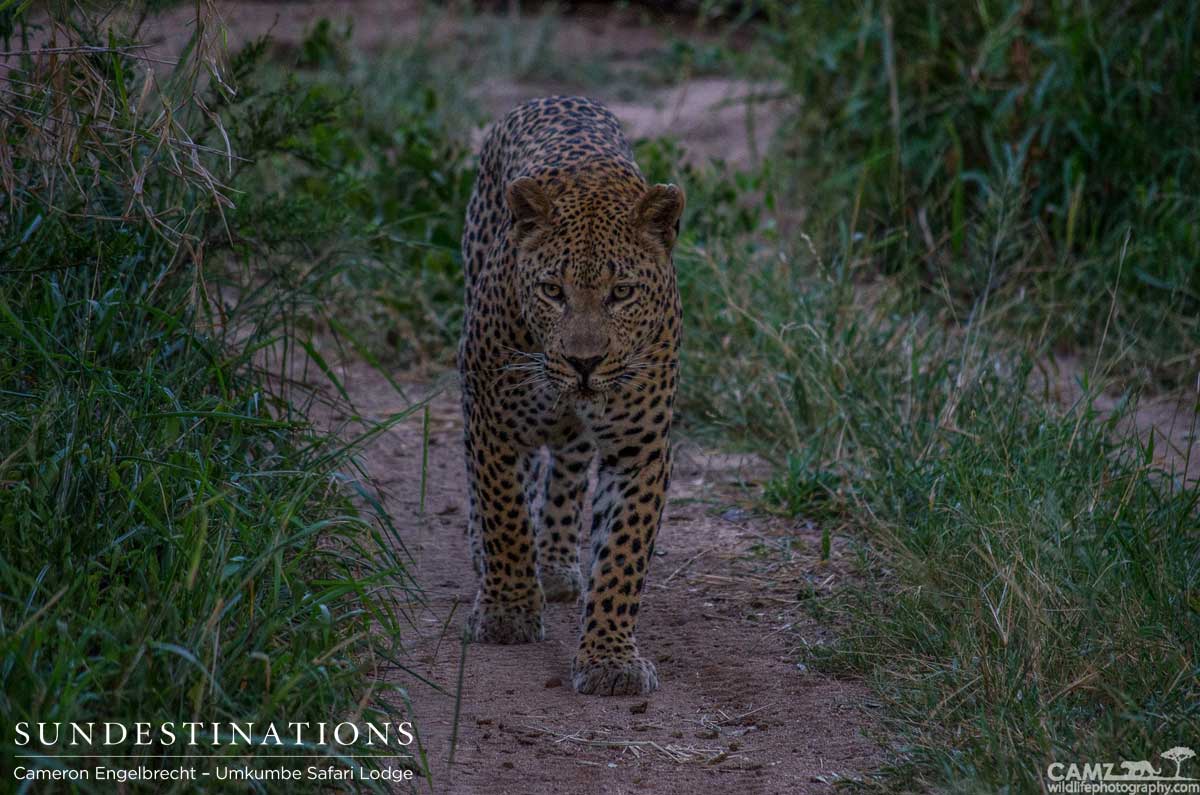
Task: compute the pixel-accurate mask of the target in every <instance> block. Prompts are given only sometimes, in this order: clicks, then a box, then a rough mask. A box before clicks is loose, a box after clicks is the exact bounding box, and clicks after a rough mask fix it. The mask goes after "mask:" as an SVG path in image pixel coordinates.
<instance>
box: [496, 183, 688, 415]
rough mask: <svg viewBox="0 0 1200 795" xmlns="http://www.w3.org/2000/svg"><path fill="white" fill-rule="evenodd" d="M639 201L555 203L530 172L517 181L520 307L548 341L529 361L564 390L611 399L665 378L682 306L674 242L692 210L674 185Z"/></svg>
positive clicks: (512, 198)
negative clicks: (666, 347)
mask: <svg viewBox="0 0 1200 795" xmlns="http://www.w3.org/2000/svg"><path fill="white" fill-rule="evenodd" d="M638 192H639V193H640V194H641V195H640V196H638V197H636V200H634V201H625V202H621V201H619V200H612V199H611V197H610V200H611V201H612V204H613V206H609V207H601V208H597V207H596V206H595V205H594V204H593V205H591V206H587V207H574V206H571V204H570V202H569V200H568V201H560V202H558V203H557V204H558V205H559V206H556V203H554V202H551V201H550V200H549V199H548V198H547V196H546V194H545V193H544V192H543V191H542V189H541V187H540V186H539V185H538V184H537V183H536V182H535V181H534V180H532V179H530V178H522V179H519V180H516V181H515V182H514V183H513V185H512V186H510V187H509V191H508V198H509V206H510V209H511V211H512V212H513V220H514V223H513V233H512V234H513V235H514V236H515V238H516V242H517V243H518V246H517V252H518V253H517V270H518V274H517V276H518V278H517V284H518V290H519V295H520V301H521V304H522V306H521V311H522V315H523V316H524V318H525V321H526V323H527V325H528V328H529V329H530V331H531V332H532V334H533V335H534V337H535V339H536V340H537V342H538V343H539V345H540V347H541V353H540V355H537V356H534V357H531V359H530V360H529V361H528V362H527V367H528V368H529V369H531V370H533V371H534V373H533V375H532V376H531V378H532V379H535V380H537V379H540V380H541V382H542V385H543V386H545V387H548V388H550V389H552V390H553V391H555V392H556V393H558V394H559V395H564V396H568V397H571V398H574V399H576V400H585V401H594V400H602V399H603V398H604V396H605V395H606V394H608V393H611V392H613V391H615V390H618V389H620V388H622V387H625V386H636V385H637V384H638V383H640V382H644V381H649V380H652V379H655V378H657V377H659V376H661V375H662V373H659V372H657V369H661V368H662V367H664V366H666V364H665V363H664V362H663V361H661V360H662V358H663V357H661V356H658V355H656V354H659V353H661V351H660V350H658V349H659V348H661V347H662V346H663V340H662V334H661V330H662V326H663V323H664V322H665V320H666V318H667V317H668V315H669V313H672V312H675V311H676V307H677V300H676V287H675V272H674V265H673V264H672V262H671V248H672V246H673V245H674V242H675V237H676V234H677V231H678V221H679V215H680V213H681V212H682V211H683V204H684V198H683V192H682V191H681V190H680V189H679V188H678V187H676V186H674V185H655V186H653V187H650V188H644V187H641V186H638Z"/></svg>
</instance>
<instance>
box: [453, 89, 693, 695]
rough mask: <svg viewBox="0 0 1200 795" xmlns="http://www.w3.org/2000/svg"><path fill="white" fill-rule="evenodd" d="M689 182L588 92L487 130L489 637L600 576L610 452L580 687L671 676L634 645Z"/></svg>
mask: <svg viewBox="0 0 1200 795" xmlns="http://www.w3.org/2000/svg"><path fill="white" fill-rule="evenodd" d="M683 206H684V196H683V191H682V190H680V189H679V188H678V187H676V186H674V185H654V186H651V185H648V184H647V183H646V180H645V179H644V178H643V177H642V174H641V172H640V171H639V170H638V167H637V165H636V164H635V163H634V160H633V153H632V150H631V149H630V147H629V144H628V142H627V141H626V140H625V137H624V135H622V133H621V128H620V125H619V124H618V123H617V120H616V118H615V117H614V116H613V115H612V113H610V112H609V111H608V110H607V109H606V108H605V107H604V106H603V105H601V104H599V103H597V102H594V101H592V100H589V99H583V98H580V97H549V98H545V99H538V100H533V101H531V102H528V103H526V104H524V105H521V106H520V107H518V108H516V109H515V110H513V111H512V112H511V113H509V114H508V115H507V116H506V117H505V118H504V119H503V120H502V121H501V122H500V123H499V124H497V125H496V126H495V127H494V128H493V129H492V131H491V132H490V134H489V135H488V136H487V138H486V140H485V142H484V144H483V150H482V152H481V155H480V168H479V176H478V179H477V181H476V184H475V191H474V194H473V195H472V197H471V202H470V205H469V207H468V210H467V223H466V231H465V232H464V234H463V244H462V245H463V260H464V268H465V271H466V316H465V319H464V324H463V335H462V341H461V343H460V346H459V371H460V374H461V379H462V386H463V417H464V424H465V436H466V459H467V473H468V479H469V481H470V490H471V498H470V519H469V527H468V530H469V533H470V536H471V539H472V550H473V555H474V561H475V569H476V572H477V573H478V575H479V589H478V593H477V595H476V599H475V606H474V610H473V612H472V615H471V619H470V627H471V630H472V632H473V634H474V637H475V638H476V640H479V641H484V642H492V643H524V642H529V641H535V640H540V639H542V637H543V636H544V630H543V626H542V608H543V604H544V602H545V600H547V599H549V600H557V601H575V600H576V599H578V598H579V596H580V595H581V593H582V592H583V591H584V590H585V582H584V577H583V575H582V572H581V571H580V565H579V550H578V542H579V537H580V535H581V531H580V523H581V522H582V517H583V515H584V500H585V497H586V494H587V482H588V469H589V467H590V466H591V465H592V463H593V460H596V461H597V468H598V479H597V484H598V485H597V488H596V491H595V494H594V497H593V503H592V526H591V532H590V538H591V544H592V553H593V554H592V566H591V572H590V574H589V576H588V577H587V580H586V594H585V598H584V605H583V619H582V631H581V635H580V640H579V648H578V651H577V653H576V655H575V658H574V660H573V662H572V667H571V670H572V683H573V685H574V687H575V689H576V690H577V691H579V692H581V693H600V694H612V695H623V694H637V693H648V692H650V691H651V690H653V689H654V688H655V687H657V684H658V680H657V677H656V674H655V671H654V665H653V664H652V663H651V662H650V661H649V660H647V659H646V658H644V657H642V656H641V655H640V654H639V653H638V647H637V643H636V641H635V639H634V630H635V628H636V625H637V616H638V609H639V606H640V598H641V594H642V589H643V586H644V585H645V581H646V573H647V570H648V568H649V565H650V560H651V558H652V556H653V551H654V537H655V534H656V532H657V531H658V526H659V523H660V521H661V518H662V510H663V504H664V502H665V500H666V493H667V484H668V481H669V479H670V472H671V448H670V444H669V439H668V435H669V432H670V428H671V413H672V407H673V404H674V400H675V386H676V380H677V377H678V371H679V341H680V331H681V312H680V305H679V292H678V288H677V286H676V281H675V269H674V265H673V263H672V261H671V251H672V248H673V246H674V243H675V239H676V236H677V234H678V225H679V216H680V214H681V213H682V211H683Z"/></svg>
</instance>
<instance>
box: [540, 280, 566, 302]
mask: <svg viewBox="0 0 1200 795" xmlns="http://www.w3.org/2000/svg"><path fill="white" fill-rule="evenodd" d="M538 289H539V290H541V291H542V295H544V296H546V297H547V298H549V299H550V300H551V301H561V300H562V297H563V289H562V285H561V284H555V283H554V282H539V283H538Z"/></svg>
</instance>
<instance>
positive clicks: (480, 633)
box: [467, 603, 546, 643]
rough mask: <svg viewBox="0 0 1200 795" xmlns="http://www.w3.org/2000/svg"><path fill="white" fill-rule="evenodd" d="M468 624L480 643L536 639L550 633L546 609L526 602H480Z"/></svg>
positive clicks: (526, 641)
mask: <svg viewBox="0 0 1200 795" xmlns="http://www.w3.org/2000/svg"><path fill="white" fill-rule="evenodd" d="M467 626H468V628H469V629H470V632H471V638H472V639H473V640H475V641H476V642H477V643H534V642H536V641H539V640H543V639H545V637H546V628H545V627H544V626H543V625H542V611H541V610H533V609H531V608H529V607H526V606H523V605H504V604H479V603H476V604H475V609H474V610H472V611H471V618H470V621H469V622H468V623H467Z"/></svg>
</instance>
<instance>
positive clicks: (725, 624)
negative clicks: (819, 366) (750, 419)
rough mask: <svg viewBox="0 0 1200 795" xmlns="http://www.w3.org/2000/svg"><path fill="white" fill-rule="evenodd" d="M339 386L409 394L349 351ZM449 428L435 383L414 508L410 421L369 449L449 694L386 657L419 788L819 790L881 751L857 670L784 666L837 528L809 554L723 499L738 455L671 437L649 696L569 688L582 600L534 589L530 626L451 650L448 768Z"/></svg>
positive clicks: (810, 635)
mask: <svg viewBox="0 0 1200 795" xmlns="http://www.w3.org/2000/svg"><path fill="white" fill-rule="evenodd" d="M347 387H348V389H349V390H350V392H351V395H352V396H353V398H354V401H355V403H356V404H357V406H358V408H359V410H360V411H361V412H362V413H363V414H364V415H366V416H369V417H374V418H379V417H383V416H386V415H388V414H390V413H392V412H395V411H398V410H400V409H402V408H403V407H404V406H405V403H404V401H403V399H402V398H400V396H398V395H397V394H396V393H395V392H394V391H393V390H392V389H391V388H390V387H389V386H388V385H387V383H386V382H385V381H384V379H383V378H382V377H381V376H379V375H378V374H377V373H374V372H372V371H371V370H369V369H368V368H365V367H352V368H350V371H349V372H348V373H347ZM414 390H415V391H416V392H417V393H419V392H420V390H421V387H420V386H415V387H414ZM412 396H413V394H412V393H410V395H409V397H410V398H411V397H412ZM460 434H461V424H460V419H459V414H458V404H457V394H456V392H455V391H454V390H453V388H452V387H451V388H447V389H446V390H445V391H443V392H442V393H441V394H440V395H438V396H437V397H436V398H435V399H434V401H433V403H432V409H431V434H430V447H429V469H428V490H427V495H426V515H425V518H424V519H422V518H421V517H420V516H419V513H418V508H419V500H420V481H421V478H420V470H421V459H422V443H421V421H420V418H419V417H415V418H413V419H412V420H411V421H407V422H405V423H402V424H401V425H399V426H397V427H395V428H394V429H392V430H391V431H389V432H388V433H387V434H385V435H383V436H381V437H380V438H379V439H378V440H377V441H376V442H375V443H374V444H373V445H372V446H371V447H370V448H368V449H367V450H366V452H365V462H366V464H367V467H368V470H369V472H370V473H371V475H372V477H373V478H374V479H376V480H377V482H378V483H379V485H380V486H382V488H383V490H384V491H385V493H386V495H387V508H388V511H389V513H390V514H391V517H392V520H393V521H394V522H395V523H396V525H397V527H398V528H399V531H400V533H401V535H402V536H403V538H404V541H405V543H406V545H407V546H408V549H409V551H410V553H411V554H412V556H413V558H414V560H415V576H416V579H417V581H418V583H419V584H420V585H421V586H422V588H423V589H424V591H425V594H426V598H427V600H428V607H427V608H424V609H421V610H418V611H416V616H417V619H416V620H417V627H416V629H415V631H414V634H413V636H412V637H411V638H410V639H409V642H408V646H409V664H410V665H411V666H412V668H413V670H414V671H415V672H416V673H418V674H420V675H421V676H424V677H427V678H428V679H429V680H430V681H431V682H433V683H435V684H437V685H438V686H440V687H441V688H443V689H444V690H445V691H446V692H447V693H449V694H451V695H446V694H444V693H439V692H437V691H436V690H434V689H433V688H431V687H428V686H425V685H422V684H420V683H417V682H413V681H412V677H411V676H409V675H407V674H404V673H403V672H394V673H392V674H389V675H394V676H396V677H397V678H398V679H399V680H401V681H404V682H405V683H406V684H407V685H408V686H409V687H410V695H411V698H412V701H413V704H414V707H415V711H416V719H417V721H418V725H419V728H420V731H421V733H422V741H423V743H424V746H425V748H426V751H427V753H428V756H429V763H430V768H431V770H432V772H433V777H434V787H433V791H435V792H439V793H442V792H447V793H533V794H535V795H536V794H539V793H562V792H572V793H593V792H595V793H617V792H653V793H676V792H678V793H694V792H699V791H702V789H701V788H703V787H709V786H728V787H731V788H733V790H734V791H737V792H749V793H759V792H761V793H783V792H788V793H793V792H794V793H824V792H831V791H833V783H834V782H836V781H837V780H839V778H843V777H858V776H861V775H862V774H863V773H865V772H867V771H869V770H870V769H871V768H872V767H874V766H875V765H877V764H878V761H879V756H878V754H879V751H878V748H877V747H876V745H875V744H874V743H873V742H871V741H870V740H869V739H868V738H867V737H866V736H865V734H864V730H865V729H866V728H867V727H869V726H870V724H871V719H870V717H871V716H870V702H869V699H868V696H867V692H866V689H865V687H864V686H862V685H861V684H857V683H853V682H848V681H840V680H837V679H832V678H829V677H826V676H821V675H816V674H813V673H810V672H808V671H807V670H805V669H804V668H803V667H802V666H797V664H796V659H797V655H796V654H795V651H796V647H797V645H800V644H806V643H808V644H818V643H822V642H825V641H826V640H827V639H828V633H827V631H826V630H824V629H822V628H821V627H819V626H817V625H815V624H814V623H813V622H811V621H810V620H809V619H807V618H806V617H805V616H804V615H803V613H802V610H801V602H802V600H803V599H805V598H808V596H809V595H810V594H811V593H813V592H814V591H821V590H824V589H828V588H831V587H832V586H834V585H835V584H836V583H837V581H838V579H839V578H840V577H842V576H843V573H842V567H841V566H840V565H839V561H840V560H841V556H842V554H843V550H842V548H841V546H840V544H838V543H836V542H835V544H834V552H833V557H832V560H831V561H830V562H829V563H827V564H825V565H824V566H822V565H820V564H819V561H818V559H817V557H816V554H815V551H816V549H817V548H818V544H819V536H818V535H817V534H816V532H815V531H814V530H813V529H812V528H807V529H805V528H797V527H796V526H795V525H794V524H792V523H783V522H779V521H775V520H769V519H768V520H764V519H755V518H754V517H752V516H751V515H750V514H748V513H747V512H746V511H743V510H741V509H738V508H736V507H732V503H731V500H730V499H729V497H730V496H732V495H733V494H734V487H733V484H734V483H735V482H736V481H738V480H741V479H746V478H753V477H754V476H755V472H754V470H753V468H752V465H748V464H746V462H743V461H740V460H738V459H735V458H731V457H729V456H715V455H706V454H704V453H703V452H701V451H700V450H698V449H697V448H696V447H695V446H694V445H691V444H689V443H687V442H686V440H679V439H677V449H678V455H677V464H676V469H675V478H674V481H673V488H672V491H671V500H670V501H669V504H668V508H667V515H666V518H665V520H664V524H663V527H662V531H661V534H660V540H659V542H658V544H657V549H658V551H656V557H657V560H655V561H654V564H653V568H652V570H651V573H650V579H649V582H648V584H647V592H646V596H645V600H644V606H643V611H642V614H641V624H640V627H639V636H640V639H641V645H642V648H643V651H644V652H645V653H646V654H648V655H650V656H651V658H652V659H654V660H655V662H656V663H657V665H658V671H659V677H660V681H661V688H660V689H659V690H658V691H657V692H655V693H654V694H652V695H651V696H650V697H648V698H595V697H585V696H579V695H576V694H575V693H573V692H572V691H571V689H570V687H569V680H568V665H569V661H570V658H571V655H572V652H573V649H574V644H575V641H576V639H577V632H578V630H577V621H578V617H579V606H578V605H563V604H554V605H549V606H548V612H547V615H546V637H547V640H546V641H544V642H542V643H536V644H529V645H523V646H487V645H480V644H471V645H469V646H468V647H467V653H466V667H465V670H464V672H463V674H464V675H463V691H462V704H461V714H460V719H459V729H458V739H457V749H456V753H455V758H454V764H453V765H452V766H451V765H450V764H449V754H450V739H451V733H452V727H453V723H454V698H453V695H452V694H453V693H454V691H455V689H456V687H457V680H458V675H459V660H460V654H461V651H462V646H461V644H460V642H459V637H460V634H461V630H462V626H463V622H464V621H465V619H466V616H467V613H468V612H469V610H470V606H471V601H472V599H473V597H474V592H475V581H474V574H473V572H472V570H471V565H470V556H469V553H468V549H467V544H466V539H465V535H464V525H465V521H466V514H465V511H466V503H467V497H466V489H465V475H464V471H463V462H462V460H461V457H462V445H461V442H460ZM585 546H586V545H585ZM585 554H586V551H585ZM585 565H586V562H585ZM421 789H422V790H425V789H427V788H426V787H425V786H424V785H422V787H421Z"/></svg>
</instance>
